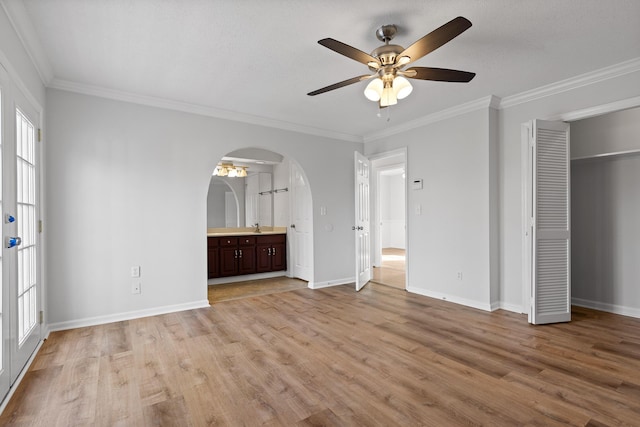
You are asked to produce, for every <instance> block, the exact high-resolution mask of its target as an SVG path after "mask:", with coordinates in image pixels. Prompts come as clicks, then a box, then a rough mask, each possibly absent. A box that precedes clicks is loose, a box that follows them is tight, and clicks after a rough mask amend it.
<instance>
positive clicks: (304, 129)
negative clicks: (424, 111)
mask: <svg viewBox="0 0 640 427" xmlns="http://www.w3.org/2000/svg"><path fill="white" fill-rule="evenodd" d="M47 87H49V88H51V89H58V90H64V91H68V92H75V93H79V94H82V95H91V96H96V97H99V98H108V99H113V100H116V101H124V102H130V103H133V104H140V105H146V106H150V107H156V108H162V109H166V110H174V111H181V112H183V113H190V114H198V115H201V116H207V117H214V118H217V119H225V120H231V121H236V122H242V123H248V124H252V125H257V126H264V127H269V128H274V129H280V130H286V131H291V132H298V133H303V134H307V135H313V136H320V137H324V138H331V139H338V140H342V141H348V142H362V137H360V136H358V135H351V134H346V133H340V132H334V131H330V130H326V129H320V128H315V127H312V126H304V125H298V124H295V123H290V122H284V121H280V120H274V119H268V118H265V117H259V116H253V115H251V114H245V113H238V112H235V111H229V110H222V109H218V108H213V107H206V106H203V105H196V104H190V103H187V102H180V101H172V100H169V99H165V98H158V97H153V96H147V95H139V94H136V93H132V92H126V91H120V90H114V89H107V88H103V87H100V86H93V85H86V84H82V83H75V82H70V81H66V80H60V79H57V78H54V79H53V80H52V81H51V83H50V84H49V85H47Z"/></svg>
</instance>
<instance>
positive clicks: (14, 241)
mask: <svg viewBox="0 0 640 427" xmlns="http://www.w3.org/2000/svg"><path fill="white" fill-rule="evenodd" d="M21 243H22V239H21V238H20V237H6V238H5V239H4V245H5V247H6V248H7V249H11V248H13V247H14V246H20V244H21Z"/></svg>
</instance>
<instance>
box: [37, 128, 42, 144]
mask: <svg viewBox="0 0 640 427" xmlns="http://www.w3.org/2000/svg"><path fill="white" fill-rule="evenodd" d="M38 142H42V129H40V128H38Z"/></svg>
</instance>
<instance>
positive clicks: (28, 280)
mask: <svg viewBox="0 0 640 427" xmlns="http://www.w3.org/2000/svg"><path fill="white" fill-rule="evenodd" d="M0 110H1V111H0V124H1V126H0V155H1V160H0V166H1V173H0V179H1V181H2V183H1V189H2V192H1V197H0V201H1V203H0V207H1V212H2V214H1V217H0V220H1V221H2V240H1V243H2V251H1V255H0V269H1V274H0V280H1V288H2V292H1V294H0V295H1V297H2V303H1V311H0V323H1V330H2V340H1V341H0V345H1V347H2V348H1V351H0V354H1V355H2V359H1V360H0V400H1V399H2V398H3V397H4V396H5V395H6V393H7V391H8V390H9V387H10V385H11V384H12V383H13V382H14V381H15V380H16V378H17V377H18V375H19V374H20V372H21V370H22V368H23V367H24V366H25V364H26V362H27V361H28V359H29V357H30V356H31V355H32V354H33V351H34V350H35V349H36V347H37V345H38V343H39V341H40V332H41V331H40V316H39V313H40V301H41V296H40V293H41V290H40V268H39V265H38V264H39V247H40V241H39V234H38V229H37V224H38V220H39V185H38V183H39V179H40V177H39V147H38V145H39V144H38V141H37V138H38V124H39V122H40V114H39V112H38V110H37V109H36V108H34V107H33V106H31V105H30V103H29V102H28V101H27V99H26V97H24V96H23V95H22V93H21V92H20V91H19V90H18V89H17V87H16V85H15V84H14V83H13V82H12V81H11V79H10V77H9V76H8V75H7V73H6V72H5V71H4V69H3V68H2V67H1V66H0Z"/></svg>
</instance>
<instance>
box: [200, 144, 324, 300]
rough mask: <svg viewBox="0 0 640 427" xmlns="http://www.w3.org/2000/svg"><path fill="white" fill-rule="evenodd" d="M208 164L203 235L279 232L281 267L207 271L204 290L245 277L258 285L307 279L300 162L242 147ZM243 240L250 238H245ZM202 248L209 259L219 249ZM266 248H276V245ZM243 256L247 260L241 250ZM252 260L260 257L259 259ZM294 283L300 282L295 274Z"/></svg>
mask: <svg viewBox="0 0 640 427" xmlns="http://www.w3.org/2000/svg"><path fill="white" fill-rule="evenodd" d="M222 169H224V170H222ZM212 170H213V171H214V173H215V175H212V177H211V182H210V185H209V193H208V197H207V235H208V236H209V237H215V236H220V235H229V236H232V234H233V233H235V235H242V236H255V240H256V241H258V240H264V238H265V236H266V235H271V234H284V235H285V238H286V243H285V245H286V246H285V248H286V269H285V270H279V271H269V272H258V271H261V270H260V268H258V270H257V271H256V272H252V271H251V270H250V269H244V270H243V271H242V272H241V273H240V274H237V275H236V274H234V275H230V276H229V275H225V277H218V276H216V277H210V278H209V280H208V281H207V285H208V289H209V295H211V289H212V286H215V287H216V290H218V289H220V288H219V287H218V285H225V286H226V285H228V284H234V283H237V284H238V285H239V284H241V282H242V283H244V282H248V281H251V282H254V285H256V286H258V287H264V286H266V285H265V283H267V282H272V283H275V282H278V278H281V279H282V280H281V282H282V283H285V282H287V279H289V282H287V283H288V284H291V283H293V281H292V280H291V279H294V278H296V279H301V280H303V281H304V282H303V286H304V287H306V286H307V282H309V281H311V280H313V219H312V213H313V209H312V198H311V189H310V187H309V183H308V180H307V178H306V175H305V173H304V170H303V169H302V168H301V167H300V165H299V164H298V163H297V162H296V161H295V160H294V159H292V158H290V157H287V156H286V155H282V154H280V153H276V152H273V151H271V150H266V149H261V148H245V149H240V150H235V151H232V152H230V153H227V154H226V155H225V156H223V157H222V158H221V159H220V160H219V161H218V162H216V163H213V164H212ZM229 171H231V173H229ZM241 171H243V172H241ZM244 172H246V176H244V175H245V174H244ZM220 175H224V176H220ZM230 175H231V176H230ZM223 195H226V197H225V196H223ZM223 205H224V206H223ZM229 205H232V206H229ZM230 212H235V214H236V218H237V219H236V221H235V222H233V223H232V221H229V217H230V216H232V214H231V213H230ZM256 224H258V226H257V227H256ZM214 225H215V226H214ZM258 229H259V231H258ZM229 233H232V234H229ZM247 240H248V241H252V240H251V238H245V241H247ZM208 242H211V239H208ZM208 250H209V253H208V259H209V262H210V263H211V262H213V261H215V260H216V259H218V258H215V257H219V256H220V255H212V254H211V251H210V248H208ZM272 250H273V252H274V253H278V254H280V252H279V250H278V249H277V248H273V249H272ZM256 251H257V253H256V257H259V256H260V247H259V245H258V248H257V249H256ZM244 253H245V255H247V252H244ZM212 256H213V257H214V258H211V257H212ZM234 256H235V253H234ZM252 256H253V255H252ZM212 260H213V261H212ZM243 261H246V262H249V263H250V262H251V261H250V260H248V259H247V257H246V256H245V257H244V258H243ZM256 262H257V263H258V264H259V263H260V261H259V260H258V261H256ZM247 271H249V273H247ZM208 277H209V275H208ZM282 283H280V284H279V285H278V286H280V285H282ZM297 283H298V284H297V287H300V280H298V281H297ZM279 289H280V288H279ZM210 302H211V298H210Z"/></svg>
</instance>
